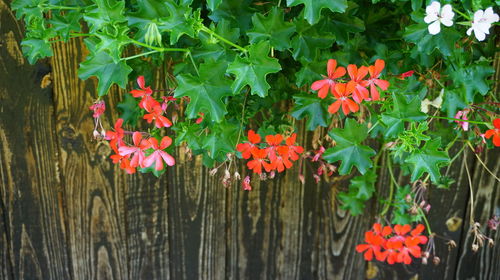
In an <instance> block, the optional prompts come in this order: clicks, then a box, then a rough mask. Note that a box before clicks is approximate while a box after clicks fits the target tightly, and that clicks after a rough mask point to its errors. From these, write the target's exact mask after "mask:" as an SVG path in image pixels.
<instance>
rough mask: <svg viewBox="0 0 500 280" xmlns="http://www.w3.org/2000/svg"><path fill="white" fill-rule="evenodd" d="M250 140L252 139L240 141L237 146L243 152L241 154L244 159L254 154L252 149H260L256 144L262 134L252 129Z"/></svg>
mask: <svg viewBox="0 0 500 280" xmlns="http://www.w3.org/2000/svg"><path fill="white" fill-rule="evenodd" d="M248 141H250V143H240V144H238V145H237V146H236V150H237V151H238V152H241V156H242V157H243V158H244V159H249V158H250V156H251V155H252V151H253V150H258V149H259V148H258V147H257V146H256V144H258V143H259V142H260V135H259V134H257V133H255V131H253V130H251V129H250V130H249V131H248Z"/></svg>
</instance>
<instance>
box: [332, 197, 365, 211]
mask: <svg viewBox="0 0 500 280" xmlns="http://www.w3.org/2000/svg"><path fill="white" fill-rule="evenodd" d="M338 198H339V200H340V202H341V203H342V205H341V206H340V207H341V208H342V209H344V210H348V211H349V212H350V213H351V215H353V216H357V215H359V214H363V211H364V209H365V201H363V200H360V199H357V198H356V196H355V194H354V193H339V194H338Z"/></svg>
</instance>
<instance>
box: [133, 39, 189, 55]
mask: <svg viewBox="0 0 500 280" xmlns="http://www.w3.org/2000/svg"><path fill="white" fill-rule="evenodd" d="M130 41H131V42H132V43H134V44H136V45H139V46H141V47H145V48H148V49H152V50H156V51H158V52H189V49H184V48H160V47H155V46H151V45H148V44H145V43H142V42H139V41H137V40H134V39H130Z"/></svg>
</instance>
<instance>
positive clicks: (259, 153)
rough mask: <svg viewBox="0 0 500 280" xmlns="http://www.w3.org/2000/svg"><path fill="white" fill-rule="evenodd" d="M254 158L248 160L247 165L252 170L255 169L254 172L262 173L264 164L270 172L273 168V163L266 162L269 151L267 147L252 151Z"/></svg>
mask: <svg viewBox="0 0 500 280" xmlns="http://www.w3.org/2000/svg"><path fill="white" fill-rule="evenodd" d="M252 156H253V158H254V159H253V160H251V161H249V162H247V167H248V169H250V170H253V172H254V173H257V174H261V173H262V165H264V168H265V169H266V172H270V171H271V170H273V167H272V165H271V164H269V163H268V162H266V161H265V160H266V157H267V152H266V150H265V149H257V150H253V151H252Z"/></svg>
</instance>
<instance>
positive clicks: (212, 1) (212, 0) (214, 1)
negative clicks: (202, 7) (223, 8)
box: [207, 0, 222, 11]
mask: <svg viewBox="0 0 500 280" xmlns="http://www.w3.org/2000/svg"><path fill="white" fill-rule="evenodd" d="M220 3H222V0H207V6H208V8H209V9H210V10H211V11H215V10H216V9H217V7H219V5H220Z"/></svg>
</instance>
